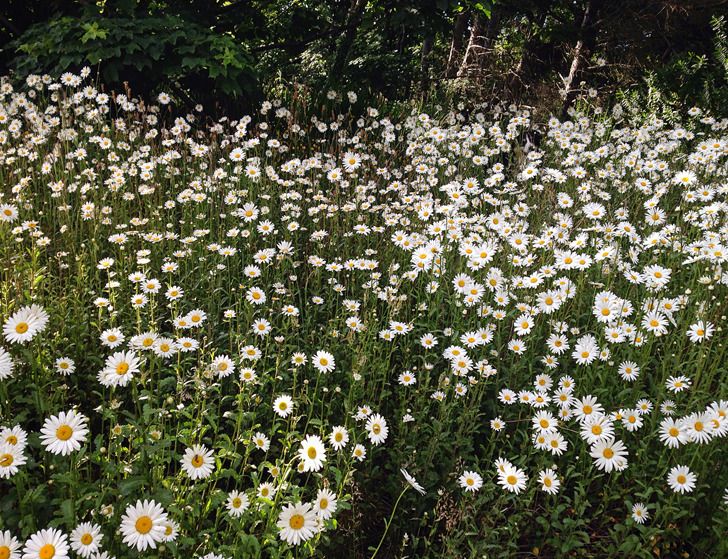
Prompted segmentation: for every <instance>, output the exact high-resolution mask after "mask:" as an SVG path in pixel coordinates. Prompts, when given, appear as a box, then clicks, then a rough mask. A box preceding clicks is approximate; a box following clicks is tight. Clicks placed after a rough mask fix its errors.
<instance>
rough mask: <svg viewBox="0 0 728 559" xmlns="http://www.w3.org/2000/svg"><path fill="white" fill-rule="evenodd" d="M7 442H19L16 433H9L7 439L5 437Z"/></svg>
mask: <svg viewBox="0 0 728 559" xmlns="http://www.w3.org/2000/svg"><path fill="white" fill-rule="evenodd" d="M5 442H6V443H8V444H11V445H16V444H18V437H16V436H15V435H9V436H8V438H7V439H5Z"/></svg>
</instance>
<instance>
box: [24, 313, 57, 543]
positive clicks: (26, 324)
mask: <svg viewBox="0 0 728 559" xmlns="http://www.w3.org/2000/svg"><path fill="white" fill-rule="evenodd" d="M15 331H16V332H17V333H18V334H25V333H26V332H27V331H28V323H27V322H18V324H16V326H15ZM51 557H52V556H51Z"/></svg>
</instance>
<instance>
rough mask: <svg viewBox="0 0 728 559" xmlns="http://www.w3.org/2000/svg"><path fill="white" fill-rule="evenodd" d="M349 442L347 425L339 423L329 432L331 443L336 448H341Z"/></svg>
mask: <svg viewBox="0 0 728 559" xmlns="http://www.w3.org/2000/svg"><path fill="white" fill-rule="evenodd" d="M348 442H349V432H348V431H347V430H346V427H344V426H342V425H338V426H336V427H334V428H333V429H332V430H331V433H330V434H329V444H330V445H331V446H332V447H333V448H334V450H341V449H342V448H344V447H345V446H346V444H347V443H348Z"/></svg>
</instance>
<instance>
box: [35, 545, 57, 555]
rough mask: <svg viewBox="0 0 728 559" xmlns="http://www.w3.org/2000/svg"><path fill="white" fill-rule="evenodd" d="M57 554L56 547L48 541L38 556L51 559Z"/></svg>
mask: <svg viewBox="0 0 728 559" xmlns="http://www.w3.org/2000/svg"><path fill="white" fill-rule="evenodd" d="M55 554H56V548H55V547H53V546H52V545H51V544H49V543H47V544H45V545H44V546H43V547H41V548H40V550H38V557H40V559H51V558H52V557H54V556H55Z"/></svg>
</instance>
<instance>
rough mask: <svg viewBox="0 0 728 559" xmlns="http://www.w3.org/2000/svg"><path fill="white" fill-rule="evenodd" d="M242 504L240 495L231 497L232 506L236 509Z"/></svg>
mask: <svg viewBox="0 0 728 559" xmlns="http://www.w3.org/2000/svg"><path fill="white" fill-rule="evenodd" d="M242 504H243V500H242V499H241V498H240V497H235V498H234V499H233V508H236V509H238V508H240V505H242Z"/></svg>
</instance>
